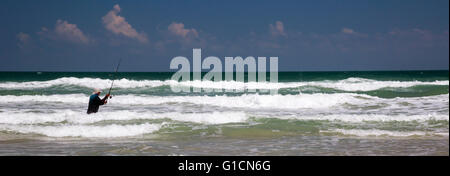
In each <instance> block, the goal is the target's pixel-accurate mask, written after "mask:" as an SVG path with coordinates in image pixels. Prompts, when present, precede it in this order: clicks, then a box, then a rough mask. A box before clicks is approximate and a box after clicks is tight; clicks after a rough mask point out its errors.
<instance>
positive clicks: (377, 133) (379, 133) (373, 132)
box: [320, 129, 448, 137]
mask: <svg viewBox="0 0 450 176" xmlns="http://www.w3.org/2000/svg"><path fill="white" fill-rule="evenodd" d="M320 132H321V133H325V134H333V133H338V134H342V135H346V136H360V137H371V136H373V137H383V136H392V137H414V136H448V132H447V133H445V132H426V131H388V130H377V129H367V130H361V129H350V130H349V129H334V130H324V131H320Z"/></svg>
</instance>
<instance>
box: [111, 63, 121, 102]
mask: <svg viewBox="0 0 450 176" xmlns="http://www.w3.org/2000/svg"><path fill="white" fill-rule="evenodd" d="M120 62H122V58H120V59H119V63H118V64H117V67H116V71H115V72H114V78H113V81H112V82H111V87H110V88H109V92H108V94H110V95H109V98H110V99H111V98H112V96H111V90H112V88H113V85H114V80H115V78H116V73H117V71H118V70H119V66H120Z"/></svg>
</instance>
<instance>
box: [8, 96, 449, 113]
mask: <svg viewBox="0 0 450 176" xmlns="http://www.w3.org/2000/svg"><path fill="white" fill-rule="evenodd" d="M448 97H449V94H442V95H436V96H427V97H413V98H393V99H383V98H378V97H373V96H369V95H364V94H353V93H335V94H322V93H317V94H298V95H259V94H244V95H241V96H227V95H221V96H206V95H205V96H148V95H118V96H114V99H112V100H110V101H109V104H110V105H158V104H169V103H171V104H173V103H190V104H197V105H210V106H218V107H229V108H250V109H256V108H265V109H299V108H309V109H327V108H331V107H338V106H341V105H344V104H347V105H355V106H366V107H368V106H377V105H380V104H385V105H389V106H390V107H391V108H405V107H401V105H399V104H401V103H409V104H412V105H414V106H415V107H416V108H420V107H426V108H443V107H446V106H447V107H448V102H449V100H448ZM88 101H89V97H88V96H86V95H84V94H66V95H22V96H15V95H5V96H0V103H8V104H10V103H20V104H23V103H36V104H42V103H64V104H80V105H81V104H82V105H85V104H87V103H88ZM107 106H108V105H107Z"/></svg>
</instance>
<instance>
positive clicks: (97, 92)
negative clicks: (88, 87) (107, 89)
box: [92, 88, 102, 95]
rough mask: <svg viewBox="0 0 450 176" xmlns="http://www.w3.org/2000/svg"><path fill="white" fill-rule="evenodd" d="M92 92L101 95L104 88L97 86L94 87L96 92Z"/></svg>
mask: <svg viewBox="0 0 450 176" xmlns="http://www.w3.org/2000/svg"><path fill="white" fill-rule="evenodd" d="M92 93H93V94H97V95H100V94H101V93H102V90H100V89H98V88H96V89H94V92H92Z"/></svg>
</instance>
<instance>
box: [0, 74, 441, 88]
mask: <svg viewBox="0 0 450 176" xmlns="http://www.w3.org/2000/svg"><path fill="white" fill-rule="evenodd" d="M111 82H112V80H110V79H100V78H75V77H63V78H58V79H54V80H49V81H29V82H2V83H0V88H1V89H35V88H46V87H51V86H81V87H86V88H92V89H93V88H100V89H107V88H109V86H110V85H111ZM418 85H449V81H448V80H445V81H433V82H424V81H378V80H372V79H365V78H353V77H352V78H347V79H343V80H338V81H331V80H325V81H309V82H279V83H270V82H265V83H258V82H246V83H243V82H236V81H218V82H213V81H186V82H177V81H174V80H165V81H161V80H129V79H126V78H123V79H118V80H115V81H114V86H115V87H116V88H124V89H126V88H152V87H160V86H181V87H183V86H185V87H186V86H187V87H196V88H205V89H225V90H227V89H236V90H244V89H259V90H261V89H283V88H298V87H304V86H317V87H324V88H333V89H338V90H343V91H372V90H378V89H381V88H388V87H391V88H405V87H412V86H418Z"/></svg>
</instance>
